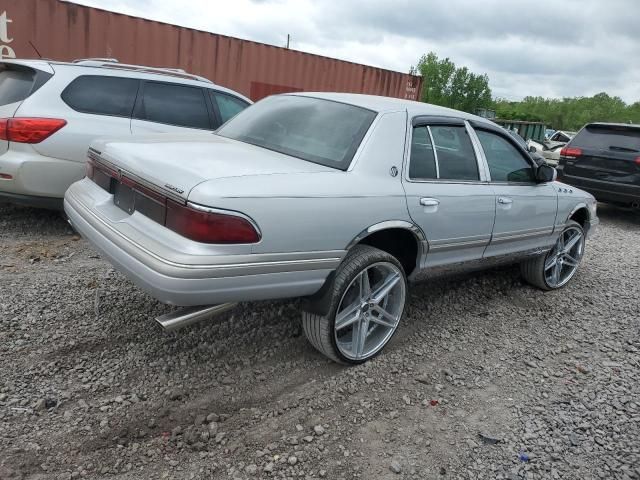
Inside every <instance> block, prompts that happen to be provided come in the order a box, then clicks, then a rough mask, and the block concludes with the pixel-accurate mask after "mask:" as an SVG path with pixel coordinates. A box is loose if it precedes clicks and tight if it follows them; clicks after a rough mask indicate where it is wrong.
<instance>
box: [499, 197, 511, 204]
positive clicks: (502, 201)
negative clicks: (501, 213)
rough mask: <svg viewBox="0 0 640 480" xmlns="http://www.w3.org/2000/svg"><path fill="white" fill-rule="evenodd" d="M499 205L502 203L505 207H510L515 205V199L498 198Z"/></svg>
mask: <svg viewBox="0 0 640 480" xmlns="http://www.w3.org/2000/svg"><path fill="white" fill-rule="evenodd" d="M498 203H501V204H503V205H509V204H511V203H513V199H511V198H509V197H498Z"/></svg>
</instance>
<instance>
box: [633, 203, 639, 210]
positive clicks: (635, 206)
mask: <svg viewBox="0 0 640 480" xmlns="http://www.w3.org/2000/svg"><path fill="white" fill-rule="evenodd" d="M631 208H635V209H638V208H640V203H638V202H631Z"/></svg>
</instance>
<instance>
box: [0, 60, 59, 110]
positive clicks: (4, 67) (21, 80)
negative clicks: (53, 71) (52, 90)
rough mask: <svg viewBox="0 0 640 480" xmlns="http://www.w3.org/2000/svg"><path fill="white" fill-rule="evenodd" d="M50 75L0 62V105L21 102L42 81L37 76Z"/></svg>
mask: <svg viewBox="0 0 640 480" xmlns="http://www.w3.org/2000/svg"><path fill="white" fill-rule="evenodd" d="M43 76H47V78H48V77H49V76H50V75H49V74H45V73H44V72H41V74H40V75H38V73H37V72H36V70H34V69H32V68H28V67H23V66H19V65H9V64H6V63H5V64H1V63H0V106H2V105H9V104H10V103H15V102H21V101H22V100H24V99H25V98H27V97H28V96H29V95H31V94H32V93H33V92H35V91H36V90H37V89H38V88H39V87H40V86H41V85H42V83H44V82H43V81H42V79H40V81H37V80H38V77H43Z"/></svg>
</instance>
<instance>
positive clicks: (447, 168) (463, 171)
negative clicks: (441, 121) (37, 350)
mask: <svg viewBox="0 0 640 480" xmlns="http://www.w3.org/2000/svg"><path fill="white" fill-rule="evenodd" d="M429 130H430V131H431V136H432V137H433V143H434V144H435V147H436V161H437V162H438V178H439V179H441V180H479V179H480V176H479V174H478V162H477V160H476V156H475V153H474V151H473V145H472V144H471V139H470V138H469V134H468V133H467V129H466V128H465V127H462V126H459V127H458V126H445V125H434V126H431V127H429Z"/></svg>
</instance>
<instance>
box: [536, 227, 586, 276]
mask: <svg viewBox="0 0 640 480" xmlns="http://www.w3.org/2000/svg"><path fill="white" fill-rule="evenodd" d="M583 253H584V234H583V233H582V230H581V229H579V228H577V227H569V228H567V229H566V230H564V231H563V232H562V233H561V234H560V237H559V238H558V241H557V242H556V245H555V246H554V247H553V249H552V250H551V251H550V252H549V254H548V255H547V258H546V259H545V262H544V279H545V281H546V282H547V285H549V287H551V288H559V287H562V286H563V285H564V284H566V283H567V282H568V281H569V280H571V277H573V275H574V274H575V273H576V270H577V269H578V265H580V260H582V254H583Z"/></svg>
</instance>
